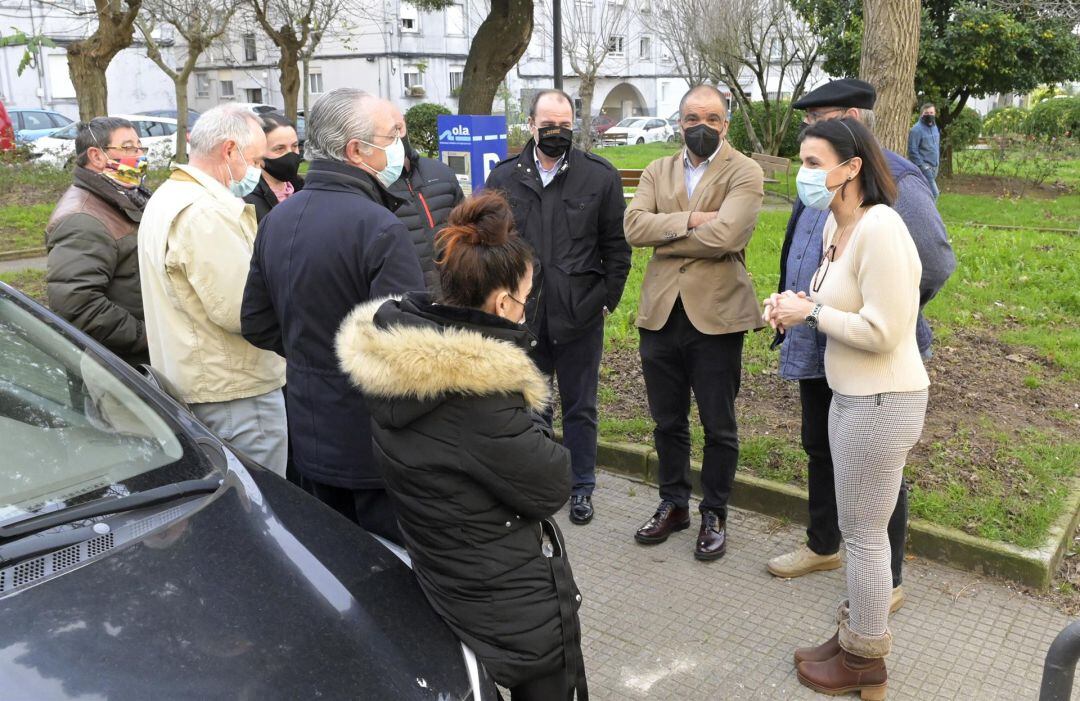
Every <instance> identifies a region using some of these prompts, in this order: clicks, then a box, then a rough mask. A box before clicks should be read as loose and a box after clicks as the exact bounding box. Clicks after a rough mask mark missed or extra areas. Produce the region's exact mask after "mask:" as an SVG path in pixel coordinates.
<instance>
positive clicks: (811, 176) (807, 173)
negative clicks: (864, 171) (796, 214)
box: [795, 161, 847, 212]
mask: <svg viewBox="0 0 1080 701" xmlns="http://www.w3.org/2000/svg"><path fill="white" fill-rule="evenodd" d="M844 163H847V161H844ZM844 163H840V164H839V165H836V166H833V167H832V168H829V169H828V170H821V169H820V168H807V167H806V166H802V167H800V168H799V174H798V175H796V176H795V189H796V190H797V191H798V193H799V199H800V200H802V202H803V204H804V205H806V206H807V207H809V208H810V209H818V210H821V211H823V212H824V211H825V210H827V209H828V208H829V205H830V204H832V201H833V198H834V197H836V190H839V189H840V188H839V187H838V188H836V190H830V189H829V186H828V185H826V184H825V181H826V180H827V179H828V178H829V173H831V172H833V171H834V170H836V169H837V168H839V167H840V166H842V165H844Z"/></svg>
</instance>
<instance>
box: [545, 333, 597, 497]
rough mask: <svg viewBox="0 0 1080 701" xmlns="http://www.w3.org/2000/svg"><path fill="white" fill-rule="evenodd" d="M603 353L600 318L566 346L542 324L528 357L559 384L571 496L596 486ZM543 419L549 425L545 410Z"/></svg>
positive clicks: (550, 415) (548, 414) (549, 421)
mask: <svg viewBox="0 0 1080 701" xmlns="http://www.w3.org/2000/svg"><path fill="white" fill-rule="evenodd" d="M603 353H604V318H603V317H602V316H601V317H599V318H597V319H596V320H594V321H593V322H592V323H591V324H590V325H589V327H588V328H587V329H586V330H585V332H584V333H583V334H582V335H581V336H578V337H577V338H575V339H573V340H571V341H568V342H566V343H555V342H553V341H552V340H551V338H550V337H549V336H548V334H547V328H546V324H541V326H540V328H539V329H538V331H537V344H536V347H535V348H533V350H532V352H531V353H530V354H529V356H530V357H531V358H532V360H533V362H534V363H536V367H537V368H539V369H540V372H542V373H544V374H545V375H548V376H552V375H553V376H555V377H556V378H557V379H558V381H559V401H560V402H561V404H562V425H563V445H564V446H566V449H567V450H569V451H570V469H571V472H572V474H573V478H574V482H573V487H572V493H573V494H574V495H575V496H576V495H579V494H585V495H588V494H592V492H593V488H594V487H595V486H596V425H597V423H596V422H597V419H596V391H597V387H598V385H599V382H600V358H601V356H602V355H603ZM544 419H545V420H546V421H547V422H548V425H550V424H551V419H552V412H551V410H550V409H549V410H548V411H547V412H545V414H544Z"/></svg>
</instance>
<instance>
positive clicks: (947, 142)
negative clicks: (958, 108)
mask: <svg viewBox="0 0 1080 701" xmlns="http://www.w3.org/2000/svg"><path fill="white" fill-rule="evenodd" d="M980 131H982V118H981V117H980V116H979V113H978V112H976V111H975V110H973V109H972V108H970V107H965V108H964V111H963V112H961V113H960V114H958V115H957V116H955V117H953V120H952V121H951V122H950V123H949V127H948V129H946V130H945V133H944V134H942V141H944V143H943V144H942V148H950V147H951V148H952V149H953V150H954V151H959V150H961V149H965V148H967V147H968V146H971V145H973V144H974V143H975V142H976V141H978V140H979V132H980Z"/></svg>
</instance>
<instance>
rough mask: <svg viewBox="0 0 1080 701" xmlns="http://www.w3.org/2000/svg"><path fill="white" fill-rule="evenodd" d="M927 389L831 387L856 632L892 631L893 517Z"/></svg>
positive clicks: (838, 482) (831, 418)
mask: <svg viewBox="0 0 1080 701" xmlns="http://www.w3.org/2000/svg"><path fill="white" fill-rule="evenodd" d="M927 396H928V393H927V390H925V389H922V390H918V391H915V392H886V393H883V394H872V395H869V396H858V397H856V396H850V395H844V394H837V393H835V392H834V393H833V399H832V404H831V405H830V407H829V444H830V446H831V448H832V457H833V467H834V474H835V476H836V479H835V484H836V508H837V513H838V515H839V521H840V532H841V534H843V537H844V543H845V546H846V548H847V586H848V600H849V603H848V606H849V619H848V627H849V628H850V629H851V631H852V632H853V633H856V634H858V635H861V636H866V637H873V638H877V637H880V636H883V635H884V634H885V633H886V630H887V627H888V622H889V597H890V595H891V594H892V571H891V569H890V565H889V552H890V551H889V534H888V532H887V530H886V529H887V527H888V525H889V517H890V516H891V515H892V512H893V508H894V507H895V506H896V495H897V494H898V493H899V491H900V481H901V480H902V479H903V476H904V463H905V462H906V461H907V455H908V451H910V450H911V448H912V447H913V446H914V445H915V444H916V443H917V442H918V440H919V436H920V435H922V430H923V420H924V418H925V417H926V401H927Z"/></svg>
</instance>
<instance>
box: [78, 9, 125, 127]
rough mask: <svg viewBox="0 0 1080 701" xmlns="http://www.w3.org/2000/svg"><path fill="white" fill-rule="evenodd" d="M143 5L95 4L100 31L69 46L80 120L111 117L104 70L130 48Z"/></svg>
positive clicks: (95, 30)
mask: <svg viewBox="0 0 1080 701" xmlns="http://www.w3.org/2000/svg"><path fill="white" fill-rule="evenodd" d="M141 5H142V0H94V12H93V16H94V17H95V19H96V20H97V27H96V28H95V29H94V31H93V33H91V34H89V35H88V36H87V37H86V38H84V39H79V40H78V41H73V42H71V43H70V44H68V45H67V59H68V71H69V72H70V73H71V83H72V85H74V86H75V99H76V101H77V102H78V104H79V119H81V120H83V121H89V120H91V119H93V118H94V117H100V116H102V115H106V114H108V113H109V84H108V82H107V81H106V79H105V70H106V69H107V68H108V67H109V64H110V63H112V60H113V58H114V57H115V56H116V54H118V53H120V52H121V51H123V50H124V49H126V48H127V47H129V46H131V42H132V40H133V39H134V38H135V17H136V16H137V15H138V14H139V7H140V6H141Z"/></svg>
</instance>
